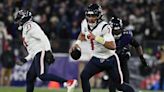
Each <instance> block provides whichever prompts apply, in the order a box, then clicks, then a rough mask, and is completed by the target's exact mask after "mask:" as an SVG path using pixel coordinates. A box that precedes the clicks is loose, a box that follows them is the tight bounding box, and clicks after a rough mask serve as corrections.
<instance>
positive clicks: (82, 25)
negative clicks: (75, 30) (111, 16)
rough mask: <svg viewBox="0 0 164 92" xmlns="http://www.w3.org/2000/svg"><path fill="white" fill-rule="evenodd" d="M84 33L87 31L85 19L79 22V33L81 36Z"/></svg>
mask: <svg viewBox="0 0 164 92" xmlns="http://www.w3.org/2000/svg"><path fill="white" fill-rule="evenodd" d="M86 31H87V21H86V19H84V20H83V21H82V22H81V33H82V34H85V32H86Z"/></svg>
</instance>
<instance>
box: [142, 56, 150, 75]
mask: <svg viewBox="0 0 164 92" xmlns="http://www.w3.org/2000/svg"><path fill="white" fill-rule="evenodd" d="M140 60H141V62H142V66H143V67H144V70H146V71H147V72H151V67H150V66H149V65H148V64H147V63H146V60H145V58H144V57H143V55H141V56H140Z"/></svg>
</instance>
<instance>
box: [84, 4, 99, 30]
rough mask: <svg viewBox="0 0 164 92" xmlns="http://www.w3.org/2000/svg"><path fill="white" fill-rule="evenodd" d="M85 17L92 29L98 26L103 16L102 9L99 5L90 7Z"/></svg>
mask: <svg viewBox="0 0 164 92" xmlns="http://www.w3.org/2000/svg"><path fill="white" fill-rule="evenodd" d="M85 16H86V19H87V22H88V25H89V26H90V27H94V26H96V24H97V23H98V20H99V19H101V16H102V8H101V6H99V5H98V4H91V5H89V6H88V8H87V10H86V12H85Z"/></svg>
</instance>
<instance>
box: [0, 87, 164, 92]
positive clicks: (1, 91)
mask: <svg viewBox="0 0 164 92" xmlns="http://www.w3.org/2000/svg"><path fill="white" fill-rule="evenodd" d="M0 92H25V88H22V87H21V88H17V87H0ZM34 92H66V89H59V90H55V89H47V88H35V91H34ZM74 92H82V91H81V89H79V88H78V89H75V91H74ZM92 92H108V90H104V89H92ZM139 92H164V91H139Z"/></svg>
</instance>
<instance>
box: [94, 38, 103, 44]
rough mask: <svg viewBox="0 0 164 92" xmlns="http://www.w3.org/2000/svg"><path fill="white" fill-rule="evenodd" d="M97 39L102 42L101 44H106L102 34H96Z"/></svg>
mask: <svg viewBox="0 0 164 92" xmlns="http://www.w3.org/2000/svg"><path fill="white" fill-rule="evenodd" d="M95 41H97V42H98V43H101V44H105V40H104V38H103V37H100V36H96V37H95Z"/></svg>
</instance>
